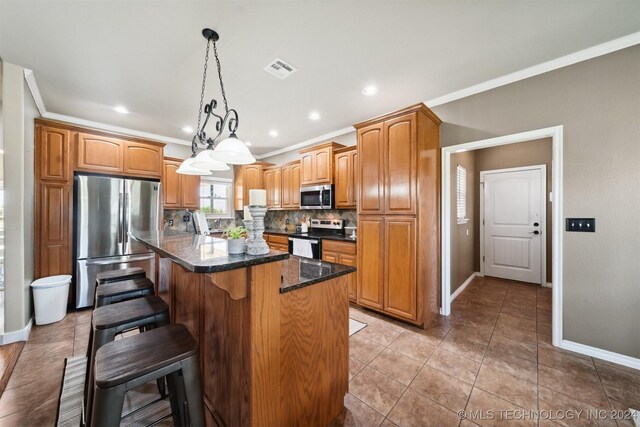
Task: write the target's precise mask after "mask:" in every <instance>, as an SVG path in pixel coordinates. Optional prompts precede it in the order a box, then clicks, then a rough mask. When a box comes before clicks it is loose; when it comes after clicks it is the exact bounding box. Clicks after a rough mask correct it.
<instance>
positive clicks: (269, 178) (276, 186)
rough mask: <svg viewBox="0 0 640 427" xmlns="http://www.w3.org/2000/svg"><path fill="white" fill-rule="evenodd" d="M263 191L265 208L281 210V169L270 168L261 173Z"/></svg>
mask: <svg viewBox="0 0 640 427" xmlns="http://www.w3.org/2000/svg"><path fill="white" fill-rule="evenodd" d="M262 177H263V182H264V189H265V190H266V191H267V208H269V209H280V208H282V168H281V167H280V166H272V167H269V168H265V170H264V172H263V175H262Z"/></svg>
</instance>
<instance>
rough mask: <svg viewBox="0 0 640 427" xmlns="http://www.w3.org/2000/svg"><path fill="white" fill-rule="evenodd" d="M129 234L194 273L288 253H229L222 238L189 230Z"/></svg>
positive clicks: (284, 256) (274, 258)
mask: <svg viewBox="0 0 640 427" xmlns="http://www.w3.org/2000/svg"><path fill="white" fill-rule="evenodd" d="M131 237H132V238H133V239H135V240H137V241H138V242H140V243H142V244H143V245H145V246H146V247H148V248H149V249H151V250H152V251H154V252H156V253H157V254H159V255H160V256H163V257H165V258H169V259H171V260H172V261H174V262H175V263H176V264H178V265H181V266H182V267H184V268H185V269H187V270H189V271H192V272H194V273H217V272H220V271H226V270H235V269H236V268H243V267H249V266H251V265H257V264H264V263H267V262H274V261H281V260H283V259H287V258H289V254H288V253H287V252H282V251H275V250H270V251H269V253H268V254H265V255H247V254H241V255H229V253H228V252H227V241H226V240H225V239H219V238H217V237H212V236H199V235H196V234H192V233H180V232H162V231H160V232H151V233H149V232H146V233H142V232H134V233H131ZM323 280H324V279H323Z"/></svg>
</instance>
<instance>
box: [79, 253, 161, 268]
mask: <svg viewBox="0 0 640 427" xmlns="http://www.w3.org/2000/svg"><path fill="white" fill-rule="evenodd" d="M154 257H155V255H154V254H147V255H141V256H127V257H125V258H118V259H117V260H113V259H109V260H92V261H87V265H112V264H122V263H123V262H135V261H146V260H148V259H152V258H154Z"/></svg>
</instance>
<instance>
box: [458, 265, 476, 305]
mask: <svg viewBox="0 0 640 427" xmlns="http://www.w3.org/2000/svg"><path fill="white" fill-rule="evenodd" d="M476 276H480V273H478V272H477V271H476V272H475V273H471V276H469V278H468V279H467V280H465V281H464V283H463V284H462V285H460V287H459V288H458V289H456V291H455V292H454V293H452V294H451V302H453V300H454V299H456V298H457V297H458V295H460V294H461V293H462V291H464V290H465V289H466V288H467V286H469V283H471V281H472V280H473V279H474V277H476Z"/></svg>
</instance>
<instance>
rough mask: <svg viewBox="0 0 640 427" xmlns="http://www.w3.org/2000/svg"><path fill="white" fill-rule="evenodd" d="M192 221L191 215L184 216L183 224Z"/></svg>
mask: <svg viewBox="0 0 640 427" xmlns="http://www.w3.org/2000/svg"><path fill="white" fill-rule="evenodd" d="M190 220H191V215H182V222H189V221H190Z"/></svg>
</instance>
